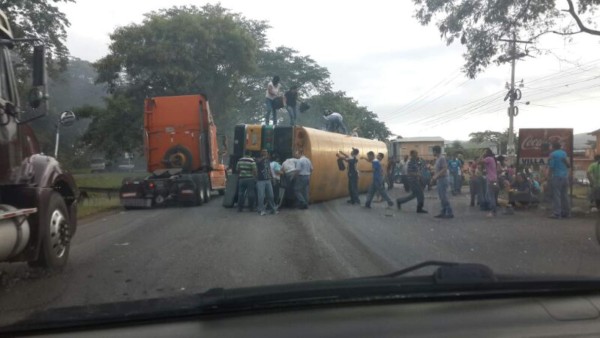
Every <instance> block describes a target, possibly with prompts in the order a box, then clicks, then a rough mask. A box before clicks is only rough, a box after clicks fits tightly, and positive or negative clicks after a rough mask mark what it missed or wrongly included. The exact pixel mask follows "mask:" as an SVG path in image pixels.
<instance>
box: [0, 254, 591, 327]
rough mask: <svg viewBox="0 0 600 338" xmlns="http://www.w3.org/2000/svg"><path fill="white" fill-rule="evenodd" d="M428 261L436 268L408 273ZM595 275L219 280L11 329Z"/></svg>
mask: <svg viewBox="0 0 600 338" xmlns="http://www.w3.org/2000/svg"><path fill="white" fill-rule="evenodd" d="M427 267H436V269H435V271H434V272H433V273H431V274H423V275H415V276H406V274H408V273H411V272H414V271H418V270H421V269H424V268H427ZM598 292H600V280H599V279H598V278H592V277H581V276H576V277H566V276H560V277H552V276H537V277H535V276H514V275H498V276H496V275H495V274H494V273H493V271H492V270H491V269H490V268H489V267H487V266H485V265H482V264H473V263H454V262H443V261H426V262H422V263H419V264H416V265H413V266H410V267H407V268H404V269H401V270H398V271H395V272H392V273H389V274H386V275H380V276H373V277H362V278H351V279H344V280H332V281H313V282H301V283H294V284H283V285H271V286H257V287H246V288H234V289H224V288H213V289H210V290H208V291H206V292H204V293H200V294H195V295H189V296H179V297H173V298H161V299H146V300H138V301H127V302H120V303H113V304H100V305H86V306H77V307H71V308H63V309H55V310H50V311H41V312H38V313H36V314H33V315H32V316H31V317H29V318H27V319H25V320H23V321H22V322H20V323H17V324H15V325H14V326H12V327H7V328H1V329H0V333H2V332H3V330H6V331H12V330H30V329H32V328H49V327H68V326H71V327H72V326H77V325H90V324H98V323H117V322H125V321H132V320H152V319H158V318H169V317H181V316H190V315H191V316H196V315H208V314H211V315H212V314H219V313H221V314H230V313H242V312H248V311H249V312H252V311H257V310H269V309H275V310H278V311H279V310H281V309H285V308H295V309H298V308H302V307H310V306H328V305H330V306H338V305H341V304H368V303H373V302H386V301H387V302H411V301H424V300H458V299H479V298H481V297H483V298H486V299H489V298H492V297H523V296H526V297H532V296H545V295H552V296H557V295H572V294H588V293H593V294H597V293H598Z"/></svg>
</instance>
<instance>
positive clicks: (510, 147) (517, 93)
mask: <svg viewBox="0 0 600 338" xmlns="http://www.w3.org/2000/svg"><path fill="white" fill-rule="evenodd" d="M500 41H505V42H509V43H510V44H511V46H510V56H509V59H510V64H511V70H510V88H509V90H508V93H507V94H506V97H505V98H504V101H506V100H507V99H509V106H508V119H509V123H508V143H507V145H506V153H507V157H508V163H509V164H515V156H516V153H515V130H514V129H515V121H514V120H515V116H517V115H519V107H517V106H515V101H517V100H520V99H521V90H520V89H518V88H515V68H516V61H517V59H518V58H520V57H522V56H523V55H521V54H520V55H517V42H519V43H530V41H520V40H517V34H516V32H513V34H512V39H510V40H505V39H500Z"/></svg>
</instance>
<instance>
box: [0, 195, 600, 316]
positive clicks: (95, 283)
mask: <svg viewBox="0 0 600 338" xmlns="http://www.w3.org/2000/svg"><path fill="white" fill-rule="evenodd" d="M401 194H403V192H401V191H400V190H399V189H394V191H393V193H392V196H398V195H401ZM362 200H363V201H364V196H362ZM451 203H452V204H453V206H454V209H455V214H456V218H454V219H451V220H438V219H435V218H433V215H434V214H435V213H436V212H437V211H439V201H438V200H437V199H436V198H435V194H433V192H431V193H428V194H427V198H426V208H427V209H429V210H430V214H429V215H421V214H416V213H415V212H414V210H415V208H416V202H415V201H411V202H409V203H408V204H407V205H405V206H404V208H403V210H402V211H398V210H395V209H394V211H393V215H391V216H390V215H389V214H388V215H386V210H385V209H384V208H385V203H380V204H377V203H374V204H373V209H371V210H367V209H365V208H363V207H358V206H351V205H348V204H346V202H345V199H340V200H335V201H331V202H327V203H321V204H316V205H312V206H311V207H310V209H309V210H282V211H281V213H280V214H279V215H268V216H263V217H261V216H259V215H258V214H256V213H251V212H243V213H238V212H236V211H235V209H224V208H223V207H222V206H221V199H220V198H218V197H216V196H213V200H212V201H211V202H210V203H208V204H205V205H203V206H200V207H192V208H175V207H173V208H165V209H154V210H134V211H121V212H118V213H115V214H111V215H106V216H104V217H101V218H98V219H96V220H93V221H90V220H88V221H87V222H83V224H81V225H80V227H79V228H78V231H77V234H76V237H75V238H74V240H73V243H72V247H71V253H70V258H69V264H68V266H67V267H66V269H65V270H64V271H63V272H62V273H56V274H47V273H45V272H43V271H39V270H32V269H30V268H28V267H27V265H26V264H0V313H1V314H2V315H1V316H0V325H5V324H7V323H10V322H11V321H14V320H16V319H19V318H22V317H23V316H26V315H28V314H30V313H31V312H33V311H36V310H41V309H49V308H56V307H63V306H71V305H85V304H97V303H107V302H114V301H123V300H133V299H143V298H154V297H165V296H172V295H180V294H186V293H197V292H202V291H205V290H207V289H209V288H212V287H217V286H218V287H241V286H254V285H266V284H278V283H286V282H298V281H309V280H322V279H338V278H348V277H357V276H367V275H375V274H383V273H389V272H392V271H394V270H398V269H401V268H403V267H407V266H409V265H412V264H416V263H419V262H422V261H425V260H446V261H461V262H478V263H484V264H487V265H489V266H490V267H491V268H492V269H493V270H494V271H496V272H499V273H517V274H531V273H533V274H583V275H597V276H600V264H598V260H599V259H600V245H599V244H598V242H597V240H596V230H595V228H596V224H595V221H596V219H595V218H593V217H589V216H588V217H576V218H572V219H568V220H551V219H547V218H545V217H544V213H543V212H540V211H538V212H530V211H524V212H517V213H516V214H515V215H500V216H498V217H497V218H495V219H488V218H486V217H485V214H484V213H483V212H480V211H478V210H476V209H475V208H471V207H469V206H468V205H467V198H466V196H457V197H453V198H452V199H451Z"/></svg>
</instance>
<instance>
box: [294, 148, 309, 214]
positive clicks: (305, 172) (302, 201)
mask: <svg viewBox="0 0 600 338" xmlns="http://www.w3.org/2000/svg"><path fill="white" fill-rule="evenodd" d="M295 157H296V158H297V159H298V162H297V163H296V168H297V169H298V174H297V176H296V180H295V181H296V182H295V183H294V193H295V195H296V199H297V200H298V204H299V208H300V209H308V200H309V198H308V188H309V183H310V175H311V174H312V171H313V165H312V162H311V161H310V160H309V159H308V158H307V157H306V156H304V154H303V152H302V151H301V150H298V151H296V156H295Z"/></svg>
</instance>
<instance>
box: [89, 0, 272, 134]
mask: <svg viewBox="0 0 600 338" xmlns="http://www.w3.org/2000/svg"><path fill="white" fill-rule="evenodd" d="M266 27H267V26H266V24H264V23H263V22H260V21H253V20H248V19H246V18H244V17H242V16H240V15H239V14H235V13H231V12H230V11H229V10H227V9H225V8H223V7H221V6H220V5H206V6H204V7H202V8H198V7H195V6H188V7H173V8H170V9H163V10H160V11H156V12H151V13H149V14H146V15H145V18H144V20H143V22H142V23H141V24H131V25H128V26H125V27H120V28H117V29H116V30H115V32H114V33H113V34H111V36H110V38H111V40H112V42H111V44H110V54H109V55H107V56H105V57H104V58H102V59H100V60H99V61H98V62H97V64H96V66H97V69H98V73H99V77H98V82H105V83H107V85H108V89H109V91H110V92H111V93H116V94H123V95H125V96H127V97H129V98H131V99H132V102H134V103H136V104H137V109H134V110H132V111H131V113H132V114H135V115H138V116H141V115H142V106H143V99H144V98H145V97H151V96H162V95H182V94H192V93H198V92H203V93H205V94H207V96H208V99H209V101H210V104H211V108H212V110H213V113H214V115H215V120H216V122H217V124H218V125H219V126H225V125H226V122H227V121H229V120H233V119H232V115H233V114H234V113H235V111H234V110H232V108H233V107H236V104H237V103H238V102H239V100H238V99H239V96H240V94H241V93H243V92H244V89H245V83H244V82H245V81H246V79H247V78H248V76H250V75H253V74H254V73H255V72H256V65H257V57H258V54H259V48H260V47H261V45H262V44H263V43H264V33H263V32H264V30H265V29H266ZM132 119H133V117H132Z"/></svg>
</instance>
